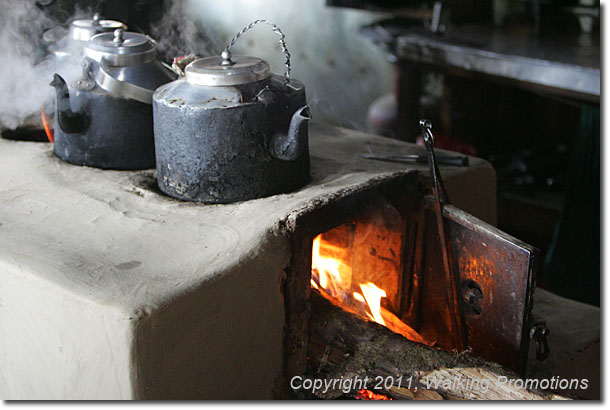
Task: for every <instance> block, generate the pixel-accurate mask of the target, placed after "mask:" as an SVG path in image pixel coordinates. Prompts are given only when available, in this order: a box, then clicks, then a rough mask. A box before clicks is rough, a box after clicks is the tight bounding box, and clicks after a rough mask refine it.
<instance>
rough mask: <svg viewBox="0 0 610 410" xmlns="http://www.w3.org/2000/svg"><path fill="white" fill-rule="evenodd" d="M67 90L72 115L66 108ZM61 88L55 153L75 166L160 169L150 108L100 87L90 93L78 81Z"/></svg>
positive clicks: (56, 116) (59, 91)
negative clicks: (65, 93)
mask: <svg viewBox="0 0 610 410" xmlns="http://www.w3.org/2000/svg"><path fill="white" fill-rule="evenodd" d="M54 82H56V81H55V80H54ZM64 86H65V89H66V90H67V93H68V94H69V100H68V103H69V107H70V109H71V111H72V113H71V115H69V114H70V113H67V112H66V111H65V110H64V109H62V105H64V104H62V103H61V100H62V99H64V98H65V97H64V96H63V95H60V93H63V87H64ZM56 90H57V91H56V92H57V94H58V95H57V97H56V98H57V100H56V103H55V107H56V112H55V143H54V147H53V149H54V152H55V155H57V156H58V157H59V158H61V159H62V160H64V161H67V162H70V163H72V164H76V165H87V166H91V167H96V168H103V169H121V170H137V169H147V168H154V167H155V148H154V140H153V123H152V110H151V108H150V105H149V104H145V103H142V102H139V101H135V100H130V99H126V98H117V97H114V96H112V95H110V94H109V93H108V92H106V91H105V90H103V89H101V88H99V87H97V86H96V87H94V88H93V89H90V90H89V89H86V88H83V87H82V86H81V85H79V84H78V82H77V83H74V84H71V85H70V86H68V85H65V82H64V85H60V88H59V89H58V88H57V87H56ZM67 117H68V118H71V119H72V120H73V121H72V123H71V122H70V121H69V120H68V121H67V120H66V118H67ZM78 118H80V119H78ZM75 119H76V120H75ZM74 122H76V124H77V126H74V124H73V123H74Z"/></svg>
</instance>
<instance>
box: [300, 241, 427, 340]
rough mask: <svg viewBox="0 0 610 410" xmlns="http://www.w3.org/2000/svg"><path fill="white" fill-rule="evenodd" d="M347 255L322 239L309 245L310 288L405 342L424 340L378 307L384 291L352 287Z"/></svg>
mask: <svg viewBox="0 0 610 410" xmlns="http://www.w3.org/2000/svg"><path fill="white" fill-rule="evenodd" d="M346 254H347V251H346V250H345V249H343V248H341V247H339V246H336V245H333V244H331V243H328V242H326V241H323V239H322V235H318V236H316V238H315V239H314V241H313V250H312V257H311V287H312V288H314V289H317V290H319V291H320V293H321V294H322V295H323V296H325V297H327V298H328V299H330V300H331V301H334V302H336V303H338V304H339V305H341V306H343V307H344V308H346V309H347V310H349V311H352V312H354V313H356V314H357V315H359V316H361V317H363V318H366V319H370V320H372V321H374V322H376V323H379V324H380V325H383V326H386V327H387V328H389V329H390V330H392V331H393V332H395V333H398V334H401V335H403V336H404V337H406V338H407V339H409V340H413V341H415V342H419V343H424V344H427V343H426V342H425V340H424V339H423V338H422V337H421V336H420V335H419V334H418V333H417V332H416V331H415V330H413V329H412V328H411V327H410V326H408V325H407V324H406V323H404V322H402V321H401V320H400V319H399V318H398V317H397V316H396V315H394V314H393V313H392V312H390V311H389V310H387V309H386V308H384V307H383V306H381V299H382V298H385V297H386V296H387V294H386V291H385V290H384V289H381V288H380V287H379V286H377V285H376V284H374V283H373V282H364V283H358V284H354V283H352V268H351V266H350V265H349V264H347V263H346V262H345V261H344V260H345V259H346V257H345V255H346Z"/></svg>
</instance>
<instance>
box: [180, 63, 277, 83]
mask: <svg viewBox="0 0 610 410" xmlns="http://www.w3.org/2000/svg"><path fill="white" fill-rule="evenodd" d="M225 57H226V56H213V57H204V58H200V59H198V60H195V61H193V62H192V63H190V64H189V65H187V66H186V68H185V69H184V77H185V79H186V81H187V82H188V83H190V84H194V85H208V86H230V85H239V84H247V83H252V82H255V81H260V80H264V79H265V78H267V77H269V75H270V69H269V64H267V62H266V61H265V60H263V59H261V58H258V57H250V56H239V55H238V56H232V57H230V58H228V59H227V58H225Z"/></svg>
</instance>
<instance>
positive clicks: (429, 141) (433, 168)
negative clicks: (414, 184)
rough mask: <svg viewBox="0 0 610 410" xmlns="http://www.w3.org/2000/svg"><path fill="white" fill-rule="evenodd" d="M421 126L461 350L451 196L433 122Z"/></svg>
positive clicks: (464, 342)
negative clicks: (448, 207) (448, 210)
mask: <svg viewBox="0 0 610 410" xmlns="http://www.w3.org/2000/svg"><path fill="white" fill-rule="evenodd" d="M419 126H420V127H421V130H422V133H423V138H424V143H425V144H426V150H427V152H428V165H429V167H430V176H431V177H432V183H433V185H434V187H433V188H434V189H433V192H434V199H435V201H434V205H435V211H436V222H437V228H438V236H439V241H440V244H441V254H442V258H443V268H444V271H445V279H446V280H447V283H448V284H449V287H448V291H447V293H448V295H447V296H448V297H447V299H448V302H449V305H450V306H449V307H450V311H451V313H452V319H453V325H454V331H455V333H456V336H457V347H458V349H459V350H460V351H463V350H465V349H466V347H467V346H468V339H467V335H466V328H465V325H464V318H463V317H462V311H461V308H460V300H459V293H458V285H459V284H458V278H457V275H456V274H455V270H454V269H452V267H451V258H450V255H449V252H450V249H449V244H447V237H446V235H445V222H444V218H443V204H449V196H448V195H447V190H446V189H445V184H444V183H443V180H442V178H441V173H440V171H439V169H438V166H437V164H436V157H435V154H434V148H433V145H434V135H433V134H432V123H431V122H430V121H428V120H420V121H419Z"/></svg>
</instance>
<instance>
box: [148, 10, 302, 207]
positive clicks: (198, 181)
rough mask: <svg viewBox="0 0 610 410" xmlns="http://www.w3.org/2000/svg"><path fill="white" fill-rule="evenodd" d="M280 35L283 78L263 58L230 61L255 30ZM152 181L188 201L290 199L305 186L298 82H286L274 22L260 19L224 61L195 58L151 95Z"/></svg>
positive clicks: (213, 58) (292, 80) (288, 76)
mask: <svg viewBox="0 0 610 410" xmlns="http://www.w3.org/2000/svg"><path fill="white" fill-rule="evenodd" d="M260 22H264V23H268V24H271V25H272V26H273V28H274V31H276V32H277V33H278V34H280V35H281V40H280V44H281V46H282V49H283V50H284V52H285V57H286V73H285V74H284V76H281V75H276V74H272V73H271V72H270V69H269V65H268V64H267V63H266V62H265V61H264V60H262V59H260V58H257V57H249V56H232V55H231V53H230V48H231V46H232V45H233V44H234V43H235V40H237V38H238V37H239V36H240V35H241V34H243V33H244V32H245V31H246V30H248V29H249V28H250V27H252V26H254V25H255V24H257V23H260ZM153 115H154V130H155V151H156V156H157V182H158V185H159V188H160V189H161V190H162V191H163V192H165V193H166V194H168V195H170V196H172V197H175V198H178V199H182V200H187V201H199V202H206V203H230V202H236V201H243V200H248V199H254V198H260V197H264V196H268V195H273V194H278V193H284V192H289V191H292V190H294V189H297V188H299V187H301V186H302V185H304V184H306V183H307V182H308V181H309V178H310V177H309V148H308V135H307V123H308V120H309V119H310V113H309V108H308V106H307V102H306V98H305V88H304V86H303V83H301V82H300V81H298V80H295V79H292V78H290V54H288V51H287V50H286V45H285V42H284V35H283V34H282V33H281V31H280V30H279V29H278V28H277V26H275V25H274V24H273V23H271V22H268V21H266V20H257V21H255V22H253V23H252V24H251V25H249V26H248V27H246V28H245V29H244V30H242V31H241V32H240V33H239V34H238V35H237V36H235V37H234V38H233V40H232V41H231V43H230V44H229V46H228V47H227V48H226V49H225V51H224V52H223V53H222V56H214V57H206V58H202V59H198V60H195V61H193V62H192V63H190V64H189V65H188V66H186V68H185V70H184V77H182V78H180V79H178V80H176V81H174V82H172V83H168V84H165V85H163V86H161V87H159V88H158V89H157V90H156V91H155V93H154V95H153Z"/></svg>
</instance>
